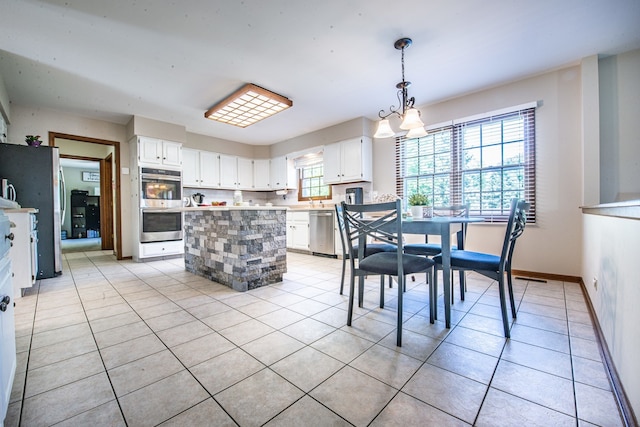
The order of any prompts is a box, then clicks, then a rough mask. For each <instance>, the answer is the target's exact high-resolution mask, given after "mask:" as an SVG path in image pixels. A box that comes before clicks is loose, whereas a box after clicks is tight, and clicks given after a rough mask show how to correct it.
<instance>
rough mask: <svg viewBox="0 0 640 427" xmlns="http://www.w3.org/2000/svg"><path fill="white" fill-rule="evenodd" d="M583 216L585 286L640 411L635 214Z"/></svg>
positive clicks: (639, 229) (639, 234) (639, 249)
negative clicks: (625, 217)
mask: <svg viewBox="0 0 640 427" xmlns="http://www.w3.org/2000/svg"><path fill="white" fill-rule="evenodd" d="M583 222H584V243H583V245H582V248H581V249H582V256H583V265H584V268H583V271H582V276H583V280H584V282H585V288H586V289H587V291H588V293H589V299H590V300H591V303H592V304H593V307H594V309H595V311H596V316H597V318H598V323H599V324H600V328H601V329H602V332H603V334H604V336H605V339H606V345H607V347H608V349H609V353H610V354H611V357H612V358H613V363H614V365H615V367H616V370H617V372H618V376H619V377H620V380H621V381H622V384H623V387H624V389H625V392H626V394H627V397H628V398H629V400H630V402H631V406H632V407H633V408H634V411H635V413H636V414H640V367H639V366H638V362H637V360H638V354H640V333H638V325H640V310H638V308H637V307H638V302H639V301H640V286H638V280H639V278H640V263H639V262H638V254H640V219H635V220H633V219H624V218H614V217H607V216H599V215H584V221H583ZM594 278H596V279H597V280H598V288H597V290H596V288H595V287H594V286H593V279H594Z"/></svg>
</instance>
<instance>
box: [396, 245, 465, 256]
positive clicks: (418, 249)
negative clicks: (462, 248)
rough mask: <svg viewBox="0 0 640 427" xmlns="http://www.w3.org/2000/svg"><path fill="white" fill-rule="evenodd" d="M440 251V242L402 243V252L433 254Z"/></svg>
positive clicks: (453, 248)
mask: <svg viewBox="0 0 640 427" xmlns="http://www.w3.org/2000/svg"><path fill="white" fill-rule="evenodd" d="M457 248H458V247H457V246H451V250H455V249H457ZM440 252H442V247H441V246H440V243H409V244H408V245H404V253H406V254H412V255H422V256H433V255H438V254H439V253H440Z"/></svg>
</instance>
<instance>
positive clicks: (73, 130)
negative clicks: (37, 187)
mask: <svg viewBox="0 0 640 427" xmlns="http://www.w3.org/2000/svg"><path fill="white" fill-rule="evenodd" d="M49 132H58V133H66V134H69V135H79V136H86V137H90V138H97V139H105V140H109V141H118V142H119V143H120V167H121V168H129V143H128V141H127V139H126V126H125V125H119V124H115V123H109V122H105V121H101V120H94V119H88V118H86V117H80V116H74V115H69V114H63V113H59V112H57V111H53V110H47V109H43V108H28V107H22V106H16V105H14V104H12V106H11V126H9V134H8V136H9V141H8V142H9V143H12V144H25V142H24V137H25V135H41V136H42V140H43V142H44V144H48V142H49V137H48V133H49ZM119 173H120V174H121V175H120V183H121V188H120V194H121V205H120V207H121V218H122V256H123V257H128V256H131V255H132V247H131V245H132V241H131V221H129V218H131V201H130V198H131V191H130V186H129V176H128V175H122V170H121V171H119Z"/></svg>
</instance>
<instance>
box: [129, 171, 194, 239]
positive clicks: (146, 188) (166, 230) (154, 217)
mask: <svg viewBox="0 0 640 427" xmlns="http://www.w3.org/2000/svg"><path fill="white" fill-rule="evenodd" d="M139 190H140V242H142V243H148V242H164V241H168V240H181V239H182V237H183V229H182V212H179V211H175V210H173V209H172V208H179V207H181V206H182V172H181V171H179V170H168V169H155V168H145V167H142V168H140V188H139Z"/></svg>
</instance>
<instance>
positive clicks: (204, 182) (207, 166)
mask: <svg viewBox="0 0 640 427" xmlns="http://www.w3.org/2000/svg"><path fill="white" fill-rule="evenodd" d="M200 185H201V186H202V187H207V188H218V187H220V155H219V154H218V153H213V152H211V151H201V152H200Z"/></svg>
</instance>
